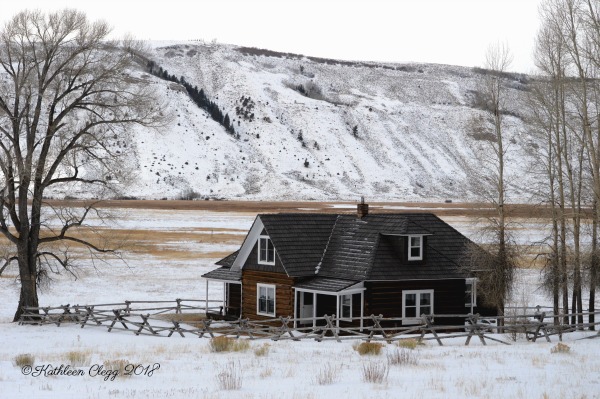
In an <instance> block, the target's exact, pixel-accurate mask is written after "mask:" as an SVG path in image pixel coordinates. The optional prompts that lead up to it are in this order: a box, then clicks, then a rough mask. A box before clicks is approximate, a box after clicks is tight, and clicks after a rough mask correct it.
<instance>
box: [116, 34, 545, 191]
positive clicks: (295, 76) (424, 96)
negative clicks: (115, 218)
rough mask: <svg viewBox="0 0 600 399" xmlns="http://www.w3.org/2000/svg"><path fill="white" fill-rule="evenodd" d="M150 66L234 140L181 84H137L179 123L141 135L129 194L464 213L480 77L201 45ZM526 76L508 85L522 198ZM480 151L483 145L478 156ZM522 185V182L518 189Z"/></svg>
mask: <svg viewBox="0 0 600 399" xmlns="http://www.w3.org/2000/svg"><path fill="white" fill-rule="evenodd" d="M153 45H154V48H153V50H152V52H153V53H152V55H151V56H152V58H153V60H154V61H155V62H156V63H157V65H159V66H161V67H162V68H164V69H165V70H166V71H168V72H169V74H171V75H174V76H177V77H178V78H179V77H184V79H185V81H186V82H188V83H190V84H191V85H193V86H197V87H198V89H203V90H204V92H205V93H206V94H207V96H208V97H209V98H210V99H211V100H212V101H214V102H215V103H217V104H218V106H219V107H220V109H221V110H222V111H223V113H224V114H225V113H226V114H228V116H229V118H230V120H231V123H232V125H233V127H234V129H235V132H236V135H239V138H236V137H235V136H232V135H231V134H229V133H227V132H226V130H225V128H224V127H223V126H221V125H220V124H218V123H216V122H215V121H213V120H212V119H211V118H210V116H209V115H208V113H207V112H206V111H204V110H202V109H200V108H199V107H198V106H197V105H196V104H194V102H192V100H191V99H190V97H189V96H188V94H187V92H186V90H185V89H184V87H183V86H181V85H180V84H178V83H174V82H169V81H166V80H161V79H159V78H156V77H155V76H151V75H149V74H148V73H145V72H142V71H140V72H138V77H139V78H140V79H141V80H140V81H141V82H143V84H152V85H154V86H156V88H157V90H158V91H159V92H160V93H162V94H161V95H162V96H163V99H164V101H165V112H171V113H172V115H173V116H174V118H173V120H172V121H171V122H170V124H169V125H168V126H167V127H166V128H165V129H163V131H161V132H154V131H147V130H144V131H142V130H138V131H137V133H136V134H137V143H136V144H135V146H133V147H132V148H129V149H128V150H130V151H131V152H132V154H135V156H136V157H135V167H136V169H137V171H138V176H137V179H136V183H135V184H134V185H133V186H131V187H127V190H126V192H127V195H129V196H133V197H140V198H151V199H154V198H164V197H166V198H178V197H180V196H181V195H182V194H185V193H188V194H189V193H191V192H192V191H194V192H195V193H197V194H199V195H200V196H201V197H210V198H227V199H276V200H312V199H315V200H353V199H356V198H358V196H360V195H364V196H367V197H368V198H370V199H372V200H398V201H400V200H445V199H452V200H469V199H473V198H474V197H473V194H472V191H471V189H470V188H469V185H468V181H469V179H468V168H480V166H481V165H479V164H478V162H481V161H478V160H477V158H475V157H474V153H473V151H477V150H476V149H477V148H478V147H482V144H485V137H486V136H485V133H482V132H481V131H477V130H474V129H473V128H471V127H470V126H473V125H474V124H475V125H476V123H474V122H473V121H475V120H482V118H483V111H481V110H480V109H478V108H477V107H476V106H475V105H474V103H475V102H476V100H475V99H476V92H477V87H478V82H480V81H481V79H482V76H483V73H484V71H481V70H475V69H471V68H464V67H455V66H447V65H431V64H402V65H400V64H378V63H364V62H360V63H351V62H347V61H333V60H324V59H317V58H311V57H304V56H297V55H293V54H280V53H274V52H269V51H263V50H257V49H248V48H240V47H236V46H232V45H221V44H207V43H202V42H186V43H153ZM526 79H527V78H526V77H525V76H523V75H510V76H507V78H506V79H505V81H504V84H505V86H506V88H507V95H508V96H509V97H510V101H509V104H510V105H511V107H512V109H511V110H510V112H509V115H507V117H506V118H507V122H508V124H509V129H508V130H509V137H510V141H511V143H512V145H511V149H510V150H511V156H512V157H513V159H514V160H516V161H517V162H514V163H513V165H518V167H514V166H513V169H512V173H513V174H514V175H516V176H517V180H516V181H515V183H516V187H520V192H518V193H517V194H518V196H519V197H520V199H522V200H525V201H526V200H527V198H528V193H527V190H526V189H525V188H526V187H527V184H526V183H525V182H526V180H527V176H525V175H524V174H523V173H521V172H520V170H519V168H522V169H525V168H526V166H525V165H527V164H528V162H530V160H531V155H532V153H533V152H535V148H537V145H536V143H535V139H534V138H533V137H531V136H530V135H529V133H528V130H529V129H528V126H527V124H526V122H525V121H524V120H523V117H524V112H525V111H524V109H525V106H524V99H525V95H526V91H525V89H526V87H527V82H526ZM484 147H485V146H484ZM519 179H520V180H519Z"/></svg>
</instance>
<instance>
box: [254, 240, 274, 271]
mask: <svg viewBox="0 0 600 399" xmlns="http://www.w3.org/2000/svg"><path fill="white" fill-rule="evenodd" d="M258 263H259V264H261V265H274V264H275V247H274V246H273V243H272V242H271V239H270V238H269V236H260V237H259V238H258Z"/></svg>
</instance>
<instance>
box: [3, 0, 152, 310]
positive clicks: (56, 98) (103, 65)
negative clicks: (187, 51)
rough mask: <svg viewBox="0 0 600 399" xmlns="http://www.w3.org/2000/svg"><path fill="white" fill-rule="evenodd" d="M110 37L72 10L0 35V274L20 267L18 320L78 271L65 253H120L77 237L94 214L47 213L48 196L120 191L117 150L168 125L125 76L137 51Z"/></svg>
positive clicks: (145, 92) (87, 210) (21, 20)
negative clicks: (42, 293) (135, 135)
mask: <svg viewBox="0 0 600 399" xmlns="http://www.w3.org/2000/svg"><path fill="white" fill-rule="evenodd" d="M109 32H110V29H109V27H108V25H107V24H106V23H104V22H90V21H89V20H88V19H87V17H86V16H85V14H83V13H81V12H78V11H75V10H69V9H66V10H63V11H58V12H54V13H50V14H43V13H41V12H39V11H24V12H21V13H19V14H17V15H15V16H14V17H13V18H12V19H11V20H10V21H9V22H8V23H7V24H6V25H5V26H4V28H3V30H2V31H0V185H1V186H0V193H1V196H0V206H1V208H2V212H0V232H1V233H2V234H3V235H4V237H5V238H6V239H7V240H8V242H9V243H10V247H9V249H8V251H7V253H6V255H5V262H4V263H3V264H2V265H1V266H0V273H2V272H4V271H5V270H7V267H8V266H9V265H11V264H16V265H17V266H18V272H19V281H20V285H21V289H20V297H19V305H18V307H17V311H16V313H15V316H14V320H18V319H19V317H20V315H21V313H22V307H23V306H31V307H37V306H38V286H39V284H40V283H41V282H43V281H44V278H45V277H47V276H48V275H49V274H50V273H52V272H59V271H60V270H69V268H70V267H71V266H72V257H71V256H70V255H69V251H68V248H69V245H71V246H75V247H83V248H86V249H89V250H90V252H91V253H96V254H101V253H108V252H112V251H113V250H114V248H111V247H108V246H107V245H106V244H105V243H104V242H102V241H101V240H97V239H88V238H86V237H90V234H89V230H88V231H87V233H88V234H87V235H83V234H82V233H81V230H82V229H85V223H86V217H87V216H88V215H90V214H91V213H95V210H94V208H93V206H92V205H89V204H88V205H86V206H85V207H82V208H79V209H78V208H61V207H56V206H54V207H50V206H49V205H48V204H47V203H46V202H45V201H44V195H45V194H47V193H48V191H50V190H58V191H67V190H69V189H70V188H73V187H79V188H81V187H90V186H97V187H98V189H110V188H111V185H112V184H113V183H114V182H115V181H116V180H117V179H120V180H121V182H123V181H124V180H123V179H125V178H126V177H127V176H126V169H125V168H126V166H125V165H126V164H127V162H125V160H124V157H126V155H125V153H126V152H125V151H122V152H121V151H118V145H117V143H116V142H117V141H120V142H121V143H122V142H124V141H128V140H130V136H129V134H130V133H129V132H130V131H131V127H132V126H133V125H143V126H159V124H160V123H161V122H162V121H163V117H162V116H161V113H160V104H159V103H158V101H157V97H156V96H155V95H154V93H153V92H152V91H151V89H150V88H149V85H143V84H138V83H136V82H135V81H134V80H133V79H131V78H130V77H129V76H128V73H127V72H128V70H130V68H132V67H134V66H135V64H134V57H133V56H132V54H134V50H137V49H133V48H132V47H131V46H130V45H131V44H132V43H127V42H115V41H108V40H107V36H108V34H109ZM106 176H111V178H110V179H106ZM90 189H91V187H90ZM50 218H52V220H50Z"/></svg>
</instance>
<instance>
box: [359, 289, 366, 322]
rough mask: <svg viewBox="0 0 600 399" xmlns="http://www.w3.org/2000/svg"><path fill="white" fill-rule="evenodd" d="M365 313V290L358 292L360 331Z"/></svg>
mask: <svg viewBox="0 0 600 399" xmlns="http://www.w3.org/2000/svg"><path fill="white" fill-rule="evenodd" d="M364 314H365V291H364V290H363V291H361V292H360V332H362V330H363V317H364Z"/></svg>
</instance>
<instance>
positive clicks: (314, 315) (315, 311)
mask: <svg viewBox="0 0 600 399" xmlns="http://www.w3.org/2000/svg"><path fill="white" fill-rule="evenodd" d="M316 327H317V293H316V292H313V328H316Z"/></svg>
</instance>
